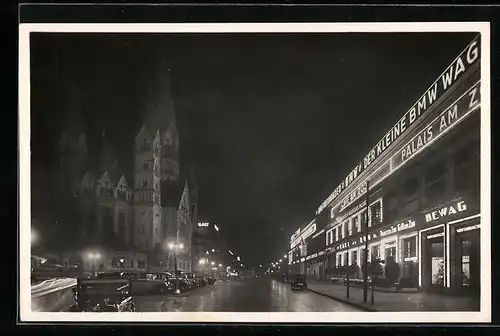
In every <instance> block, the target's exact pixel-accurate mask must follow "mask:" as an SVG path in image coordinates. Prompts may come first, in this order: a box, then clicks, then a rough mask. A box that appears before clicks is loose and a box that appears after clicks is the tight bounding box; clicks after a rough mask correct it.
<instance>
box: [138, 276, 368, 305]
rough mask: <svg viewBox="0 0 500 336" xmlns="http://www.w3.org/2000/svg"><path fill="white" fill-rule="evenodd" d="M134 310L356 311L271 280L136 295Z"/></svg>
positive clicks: (235, 282)
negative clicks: (174, 293) (175, 294)
mask: <svg viewBox="0 0 500 336" xmlns="http://www.w3.org/2000/svg"><path fill="white" fill-rule="evenodd" d="M136 311H138V312H154V311H175V312H195V311H203V312H210V311H220V312H329V311H343V312H348V311H349V312H350V311H358V310H357V309H356V308H354V307H352V306H349V305H345V304H343V303H341V302H338V301H335V300H333V299H330V298H328V297H324V296H321V295H318V294H315V293H313V292H310V291H292V290H291V289H290V285H289V284H285V283H282V282H278V281H275V280H270V279H249V280H239V281H231V282H221V281H218V282H217V283H216V284H215V285H214V286H213V287H212V286H206V287H202V288H198V289H195V290H192V291H190V292H188V293H185V294H183V295H182V297H180V298H173V297H171V296H166V295H152V296H142V297H137V298H136Z"/></svg>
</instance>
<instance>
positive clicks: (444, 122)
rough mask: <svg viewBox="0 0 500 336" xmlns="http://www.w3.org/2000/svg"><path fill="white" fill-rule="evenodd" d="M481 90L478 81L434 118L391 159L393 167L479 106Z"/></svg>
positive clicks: (416, 152)
mask: <svg viewBox="0 0 500 336" xmlns="http://www.w3.org/2000/svg"><path fill="white" fill-rule="evenodd" d="M479 91H480V90H479V82H477V83H476V84H474V85H473V86H472V87H471V88H470V89H469V90H467V92H466V93H464V94H463V95H462V96H461V97H460V98H459V99H457V100H456V101H455V102H454V103H453V104H452V105H451V106H450V107H449V108H448V109H446V110H445V111H444V112H442V113H441V114H440V115H439V116H438V117H436V118H435V119H434V120H432V121H431V122H430V123H429V125H428V126H427V127H425V129H424V130H422V131H421V132H420V133H419V134H417V135H416V136H415V137H414V138H413V139H412V140H411V141H409V142H408V143H407V144H406V145H405V146H403V148H402V149H401V150H400V151H398V153H396V155H394V156H393V157H392V159H391V160H392V167H393V169H395V168H397V167H398V166H399V165H401V164H402V163H404V162H405V161H407V160H409V159H411V158H413V157H414V156H415V155H416V154H418V153H419V152H420V151H421V150H423V149H424V148H426V147H427V146H428V145H430V144H431V143H432V142H434V141H435V140H436V139H437V138H439V137H440V135H441V134H443V133H446V132H447V131H448V130H450V129H451V128H453V127H454V126H455V125H457V124H458V122H459V121H460V120H462V119H463V118H464V117H466V116H467V115H468V114H469V113H471V112H472V111H473V110H475V109H476V108H477V107H479V104H480V99H481V97H480V93H479Z"/></svg>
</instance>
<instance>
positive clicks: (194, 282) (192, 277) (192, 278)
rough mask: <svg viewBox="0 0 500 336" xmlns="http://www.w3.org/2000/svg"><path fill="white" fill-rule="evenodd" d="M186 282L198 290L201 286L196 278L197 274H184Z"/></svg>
mask: <svg viewBox="0 0 500 336" xmlns="http://www.w3.org/2000/svg"><path fill="white" fill-rule="evenodd" d="M183 275H184V277H185V278H186V280H187V281H188V282H189V285H190V287H191V288H196V287H199V286H200V282H199V281H198V279H197V278H196V274H194V273H192V272H186V273H184V274H183Z"/></svg>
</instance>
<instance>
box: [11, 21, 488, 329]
mask: <svg viewBox="0 0 500 336" xmlns="http://www.w3.org/2000/svg"><path fill="white" fill-rule="evenodd" d="M35 32H44V33H104V34H109V33H163V34H183V33H199V34H216V33H304V34H307V33H416V32H426V33H433V32H436V33H437V32H477V33H479V34H480V36H481V97H482V98H481V109H480V111H481V112H480V113H481V144H480V149H481V153H482V155H481V200H480V206H481V209H480V213H481V230H480V237H481V264H482V267H481V292H480V311H479V312H449V311H438V312H356V313H352V312H335V313H331V312H329V313H325V312H319V313H318V312H263V313H243V312H183V313H175V312H158V313H140V314H137V313H99V314H92V313H45V312H33V311H31V291H30V287H31V285H30V273H29V272H30V255H31V244H30V241H31V229H30V227H31V176H30V175H31V146H30V141H31V139H30V138H31V130H30V125H31V124H30V90H31V87H30V59H31V58H30V34H31V33H35ZM490 44H491V39H490V23H489V22H405V23H398V22H391V23H383V22H377V23H375V22H369V23H362V22H357V23H224V24H217V23H203V24H191V23H182V24H31V23H30V24H20V25H19V117H18V118H19V120H18V122H19V129H18V131H19V140H18V141H19V211H20V212H19V235H18V244H19V245H18V246H19V287H18V288H19V312H20V316H19V318H20V321H21V322H30V321H31V322H101V323H102V322H141V323H145V322H162V323H165V322H169V321H170V322H174V321H175V322H174V323H177V322H192V323H206V322H217V323H221V322H231V323H255V322H257V323H485V322H491V318H492V316H491V300H492V297H491V284H492V281H491V133H490V131H491V120H490V119H491V97H490V95H491V84H490V72H491V70H490ZM484 74H486V75H484Z"/></svg>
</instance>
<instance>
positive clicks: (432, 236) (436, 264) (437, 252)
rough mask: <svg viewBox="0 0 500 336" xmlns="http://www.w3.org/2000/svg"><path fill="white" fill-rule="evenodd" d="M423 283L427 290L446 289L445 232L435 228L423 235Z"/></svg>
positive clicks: (437, 290)
mask: <svg viewBox="0 0 500 336" xmlns="http://www.w3.org/2000/svg"><path fill="white" fill-rule="evenodd" d="M422 245H423V246H422V253H423V258H422V285H423V287H424V289H425V290H426V291H429V292H441V291H443V290H444V285H445V283H444V277H445V260H444V232H443V230H442V229H441V230H433V231H431V232H429V233H427V234H426V235H425V236H423V237H422Z"/></svg>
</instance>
